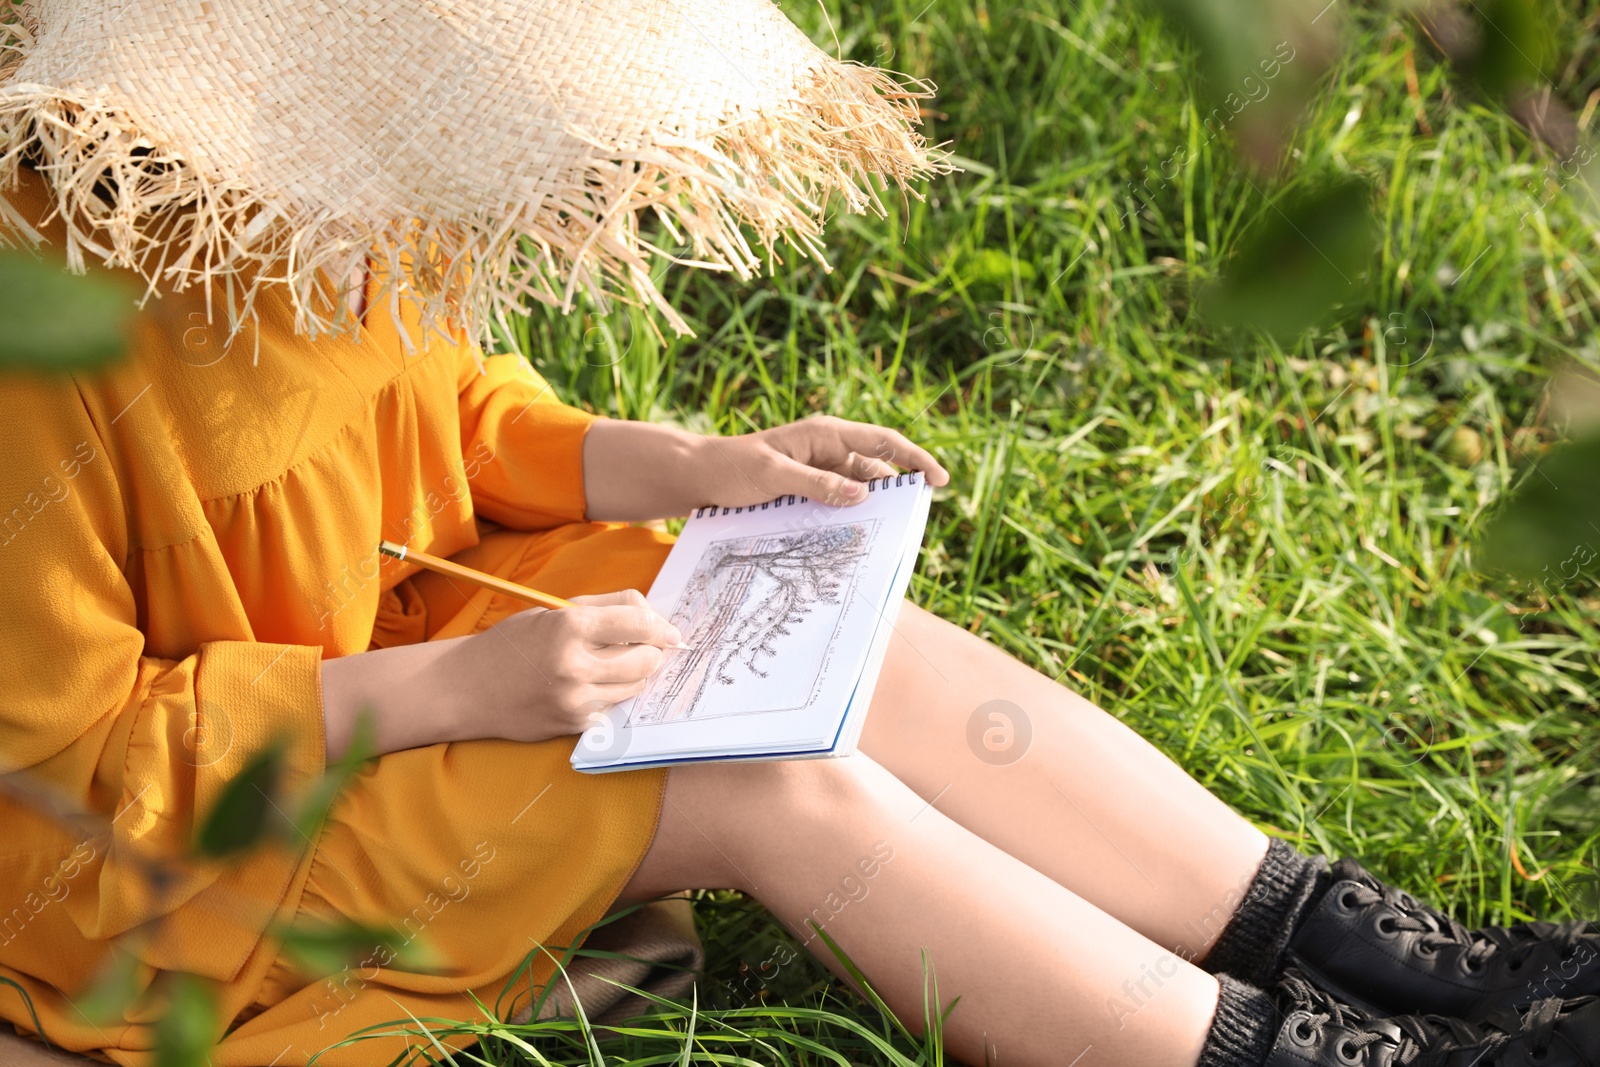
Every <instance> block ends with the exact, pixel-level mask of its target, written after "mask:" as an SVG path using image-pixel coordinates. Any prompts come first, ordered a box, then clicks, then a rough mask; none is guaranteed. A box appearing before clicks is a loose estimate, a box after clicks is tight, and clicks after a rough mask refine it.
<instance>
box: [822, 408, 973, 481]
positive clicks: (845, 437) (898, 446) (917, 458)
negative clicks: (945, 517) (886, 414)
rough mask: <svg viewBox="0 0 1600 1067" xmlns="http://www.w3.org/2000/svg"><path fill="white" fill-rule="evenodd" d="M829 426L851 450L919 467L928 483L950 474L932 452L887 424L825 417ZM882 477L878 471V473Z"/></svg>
mask: <svg viewBox="0 0 1600 1067" xmlns="http://www.w3.org/2000/svg"><path fill="white" fill-rule="evenodd" d="M827 418H828V421H829V423H830V425H831V428H832V429H833V430H834V431H835V432H836V433H837V434H838V435H839V439H840V440H841V441H842V442H844V444H845V446H846V447H847V448H849V449H850V450H851V451H852V452H854V453H856V454H858V455H861V456H864V457H870V458H872V459H876V460H878V461H880V462H883V463H885V464H891V463H892V464H895V465H897V466H900V467H903V468H905V469H907V470H918V471H922V472H923V473H924V474H925V475H926V476H927V478H928V484H929V485H945V484H946V483H948V482H949V481H950V474H949V472H948V471H946V470H945V469H944V467H943V466H942V465H941V464H940V463H939V461H938V460H936V459H934V458H933V453H932V452H929V451H928V450H927V449H925V448H922V447H920V446H918V445H915V444H913V443H912V442H911V439H910V438H908V437H907V436H906V435H905V434H903V433H901V432H900V431H898V430H891V429H889V428H888V427H887V426H873V425H870V424H869V423H865V422H851V421H849V420H848V419H836V418H832V417H831V416H830V417H827ZM879 477H882V475H879Z"/></svg>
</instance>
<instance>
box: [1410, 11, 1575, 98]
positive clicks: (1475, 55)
mask: <svg viewBox="0 0 1600 1067" xmlns="http://www.w3.org/2000/svg"><path fill="white" fill-rule="evenodd" d="M1458 12H1460V14H1459V15H1458V14H1457V13H1458ZM1427 22H1428V25H1429V28H1430V31H1431V32H1432V35H1433V37H1434V39H1435V40H1436V41H1437V42H1438V43H1439V44H1440V46H1441V47H1442V48H1443V49H1444V50H1445V53H1446V54H1447V55H1448V56H1449V58H1450V60H1451V62H1452V64H1453V65H1454V66H1455V67H1456V69H1457V70H1459V71H1460V72H1461V74H1462V76H1463V77H1465V78H1466V79H1467V80H1468V81H1469V82H1471V83H1473V84H1474V85H1476V86H1477V87H1478V88H1479V89H1481V90H1482V91H1483V92H1484V93H1486V94H1487V95H1488V96H1490V97H1491V98H1496V99H1503V98H1505V97H1507V96H1509V95H1512V94H1514V93H1515V92H1516V91H1518V90H1521V89H1532V88H1536V87H1539V86H1540V83H1542V82H1544V81H1546V80H1547V74H1548V71H1547V69H1546V68H1548V67H1549V66H1550V65H1551V63H1552V61H1553V60H1554V58H1555V55H1556V41H1555V36H1554V34H1553V33H1552V32H1551V27H1552V26H1554V25H1555V24H1556V19H1555V18H1554V13H1553V12H1550V11H1548V10H1547V9H1546V5H1545V4H1543V3H1541V2H1540V0H1471V2H1470V3H1469V4H1467V5H1466V7H1465V9H1459V8H1458V9H1456V10H1455V11H1449V10H1436V11H1435V12H1433V13H1431V15H1430V17H1429V18H1427Z"/></svg>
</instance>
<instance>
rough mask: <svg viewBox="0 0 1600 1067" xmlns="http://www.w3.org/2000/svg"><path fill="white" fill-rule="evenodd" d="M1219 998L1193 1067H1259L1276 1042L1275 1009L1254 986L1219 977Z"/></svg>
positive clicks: (1276, 1014)
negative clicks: (1220, 991) (1198, 1058)
mask: <svg viewBox="0 0 1600 1067" xmlns="http://www.w3.org/2000/svg"><path fill="white" fill-rule="evenodd" d="M1217 981H1218V982H1220V983H1221V984H1222V995H1221V996H1219V997H1218V998H1217V1014H1216V1017H1215V1018H1213V1019H1212V1020H1211V1032H1210V1033H1208V1034H1207V1035H1206V1043H1205V1045H1204V1046H1203V1047H1202V1048H1201V1049H1200V1062H1199V1063H1197V1064H1196V1065H1195V1067H1261V1065H1262V1064H1264V1063H1266V1062H1267V1055H1268V1054H1269V1053H1271V1052H1272V1043H1273V1042H1274V1041H1275V1040H1277V1037H1278V1026H1279V1025H1280V1020H1279V1019H1278V1009H1277V1005H1275V1004H1274V1003H1273V1002H1272V998H1271V997H1269V996H1268V995H1267V994H1265V993H1263V992H1262V991H1261V990H1259V989H1257V988H1256V987H1255V986H1251V985H1246V984H1244V983H1243V982H1240V981H1236V980H1235V979H1233V978H1230V977H1228V976H1227V975H1225V974H1223V975H1218V976H1217Z"/></svg>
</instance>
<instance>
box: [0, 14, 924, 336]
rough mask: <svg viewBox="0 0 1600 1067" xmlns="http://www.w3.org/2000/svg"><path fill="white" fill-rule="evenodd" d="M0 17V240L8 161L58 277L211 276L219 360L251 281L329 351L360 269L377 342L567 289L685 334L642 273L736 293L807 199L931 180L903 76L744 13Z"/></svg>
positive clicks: (811, 206) (154, 285)
mask: <svg viewBox="0 0 1600 1067" xmlns="http://www.w3.org/2000/svg"><path fill="white" fill-rule="evenodd" d="M17 11H18V13H17V14H16V15H14V16H12V15H6V16H0V18H4V19H6V20H8V21H6V22H4V23H0V238H3V237H5V235H6V232H7V230H8V229H9V230H11V231H20V233H21V235H22V236H24V237H27V238H28V239H30V240H32V239H36V237H35V235H33V234H32V233H31V231H30V230H29V229H28V228H27V227H26V224H25V223H23V222H22V220H21V218H20V217H19V216H18V215H17V213H16V212H15V211H13V210H11V209H10V207H9V205H7V204H6V203H5V201H4V194H5V192H6V190H9V189H10V188H12V187H13V185H14V182H15V174H14V172H15V170H16V167H17V166H18V165H19V163H20V162H21V161H22V160H24V159H25V158H29V156H30V154H31V156H32V157H36V158H37V159H38V162H36V163H35V164H34V165H35V166H37V167H38V169H39V170H40V171H41V173H43V174H44V175H45V176H46V178H47V180H48V181H49V183H50V185H51V187H52V188H53V189H54V191H55V193H56V197H57V201H58V206H59V208H60V211H61V213H62V215H63V217H64V219H65V220H66V222H67V224H68V227H69V230H70V235H71V243H70V246H69V247H68V249H67V257H68V264H69V266H70V267H71V269H73V270H76V271H80V272H81V271H83V270H84V269H85V258H84V257H85V255H86V254H93V255H95V256H96V257H98V258H99V259H100V260H101V261H102V262H104V263H105V264H106V265H107V266H113V267H129V268H132V269H134V270H137V271H138V272H139V273H140V274H141V276H142V277H143V278H144V279H145V281H146V282H147V283H148V289H147V291H146V297H145V299H148V298H149V296H150V295H151V294H152V293H158V292H160V291H163V290H164V289H166V288H168V287H170V288H171V289H174V290H178V289H183V288H186V287H187V286H189V285H191V284H207V283H209V284H212V291H215V292H217V293H219V294H223V295H224V296H225V297H226V299H224V300H221V303H223V304H224V305H225V314H226V315H227V320H228V322H229V324H230V332H229V339H230V341H231V340H232V338H233V337H234V336H235V334H237V333H238V332H239V331H240V330H241V329H242V328H243V327H244V326H245V325H246V324H247V323H248V322H249V321H250V320H251V318H252V316H253V313H254V311H253V308H254V300H255V297H256V295H257V292H258V291H259V290H260V288H261V287H262V286H264V285H271V284H282V285H286V286H288V288H289V290H290V292H291V293H292V303H293V307H294V310H295V329H296V331H297V332H299V333H303V334H306V335H307V336H311V337H315V336H317V335H319V334H320V333H323V332H325V331H335V332H336V331H338V330H341V329H347V330H349V331H351V332H352V333H353V332H354V331H355V330H356V323H355V320H354V315H353V313H352V312H351V311H350V309H349V308H348V307H347V306H346V301H345V300H344V299H343V296H344V293H345V290H343V289H342V288H341V289H340V291H339V292H338V294H337V296H336V297H333V296H330V290H329V288H328V283H327V281H319V272H325V274H326V277H327V278H331V279H340V280H343V279H348V278H349V277H350V276H351V273H352V271H353V270H354V269H355V268H356V267H358V266H359V264H360V263H361V261H362V257H363V256H364V255H366V254H368V253H369V251H370V252H371V253H372V254H375V255H376V254H386V255H387V257H388V260H389V262H388V266H389V268H390V269H389V270H388V271H386V272H385V276H386V284H385V288H384V291H383V293H382V294H380V300H382V301H383V302H385V303H387V304H388V306H389V309H390V313H391V314H392V315H393V316H394V317H395V321H396V323H397V324H398V322H399V300H400V299H401V298H402V297H403V298H406V299H409V300H412V301H413V302H415V304H416V305H417V307H418V308H419V310H420V314H421V318H422V322H423V325H424V328H425V330H444V329H448V330H456V329H460V330H465V331H467V333H468V334H469V335H471V336H476V337H478V338H480V339H487V338H488V336H489V333H488V330H489V324H490V322H491V321H495V320H498V321H500V322H501V323H502V324H504V323H505V318H504V316H505V315H506V313H508V312H510V311H513V310H525V304H526V301H527V300H529V299H532V300H538V301H542V302H545V303H550V304H554V305H557V306H559V307H562V308H563V309H567V310H570V308H571V306H572V301H573V297H574V294H575V293H576V292H577V290H579V289H580V288H581V289H584V290H586V291H588V292H589V293H590V294H592V295H593V296H594V297H595V298H596V299H597V300H599V301H600V302H601V303H602V304H603V303H604V298H605V296H606V295H607V294H611V295H614V296H617V297H620V298H622V299H625V300H630V301H636V302H643V303H645V304H649V305H653V306H654V307H655V308H657V309H658V310H659V311H660V312H661V314H662V315H663V317H664V318H665V319H666V320H667V321H668V322H669V323H670V324H671V326H672V327H673V329H675V330H676V331H677V332H679V333H688V332H689V330H688V327H687V325H686V324H685V323H684V321H683V320H682V318H681V317H680V316H679V315H678V314H677V313H676V312H675V311H674V310H673V309H672V308H671V307H670V306H669V305H668V304H667V303H666V302H665V301H664V300H663V298H662V297H661V294H660V293H659V292H658V291H657V289H656V287H655V285H654V284H653V283H652V281H651V279H650V276H649V265H650V257H651V256H652V254H655V253H661V254H667V255H669V256H671V257H672V258H674V259H675V260H676V261H677V262H681V263H689V264H692V265H695V266H700V267H709V268H716V269H724V270H731V271H732V272H734V273H735V274H736V275H737V276H739V277H740V278H748V277H750V276H752V274H753V273H754V272H755V271H757V270H759V269H760V267H761V264H762V260H763V256H770V255H776V245H777V243H778V242H779V241H780V240H783V241H786V242H787V243H788V244H790V245H791V246H793V247H795V248H797V249H798V250H799V251H800V252H801V253H802V254H806V255H812V256H816V257H817V258H818V259H819V260H821V259H822V255H821V248H820V245H819V241H818V238H819V234H820V233H821V228H822V223H823V216H824V213H825V202H826V200H827V197H828V194H829V193H830V192H835V191H836V192H839V193H842V194H843V200H844V203H845V206H846V207H847V208H848V209H849V210H852V211H874V212H877V213H879V214H881V213H883V211H884V207H883V204H882V201H881V200H880V198H879V194H878V192H877V189H876V187H875V185H874V183H873V181H872V177H871V176H878V177H880V178H882V179H887V180H890V181H893V182H894V183H897V184H898V185H899V186H900V187H901V188H902V189H905V188H906V187H907V183H908V182H911V181H913V180H915V179H917V178H919V177H922V176H924V175H927V174H930V173H934V172H937V171H940V170H945V169H948V164H947V163H945V162H944V159H943V158H942V156H941V154H940V153H938V152H937V151H935V150H931V149H929V148H928V146H927V145H926V143H925V141H924V139H923V138H922V137H921V136H920V135H919V134H918V132H917V129H916V127H917V125H918V122H919V119H918V114H919V103H918V102H919V100H922V99H925V98H926V97H927V96H929V95H930V87H929V86H927V85H926V83H923V82H918V81H915V80H912V79H906V78H903V77H901V76H897V75H891V74H890V73H888V72H885V71H881V70H878V69H875V68H871V67H865V66H861V65H859V64H853V63H844V62H840V61H838V60H835V59H833V58H832V57H830V56H829V55H827V54H826V53H825V52H823V51H822V50H820V49H818V48H817V47H816V46H815V45H813V44H812V43H811V42H810V41H809V40H808V39H807V38H806V37H805V36H804V35H803V34H802V33H801V32H800V31H799V30H798V29H797V28H796V27H795V26H794V25H793V24H792V23H790V22H789V20H788V19H787V18H786V17H784V15H783V14H782V12H781V11H779V10H778V9H777V8H776V7H774V6H773V5H772V3H771V2H770V0H553V2H542V0H30V2H29V3H27V4H25V5H23V6H22V7H20V8H18V9H17ZM641 209H648V210H649V211H651V212H653V213H654V214H655V215H656V216H657V217H658V218H659V219H660V221H661V223H662V225H661V226H659V227H657V228H655V230H652V231H650V232H652V233H654V232H657V231H659V233H660V236H659V237H657V238H656V239H655V241H654V243H652V242H651V241H647V240H646V239H645V238H644V237H643V236H642V235H641V233H640V229H639V219H638V216H640V215H643V214H645V213H646V212H645V211H642V210H641ZM741 227H743V228H741ZM750 235H753V237H754V240H753V241H752V240H749V239H748V237H749V236H750ZM402 256H404V257H405V259H406V260H407V261H408V262H407V263H403V262H402ZM823 262H824V264H825V262H826V261H825V260H823ZM406 265H408V266H409V268H410V269H409V270H404V269H401V268H402V267H403V266H406ZM339 284H341V285H342V284H343V282H342V281H341V282H340V283H339ZM213 314H214V315H215V314H217V312H216V311H215V310H214V311H213ZM401 335H402V336H403V337H406V336H407V334H406V331H404V330H402V331H401Z"/></svg>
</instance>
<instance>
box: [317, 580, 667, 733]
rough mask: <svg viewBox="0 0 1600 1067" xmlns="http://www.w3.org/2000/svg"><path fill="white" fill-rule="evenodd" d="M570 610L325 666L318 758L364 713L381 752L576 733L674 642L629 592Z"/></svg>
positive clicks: (591, 599) (583, 599)
mask: <svg viewBox="0 0 1600 1067" xmlns="http://www.w3.org/2000/svg"><path fill="white" fill-rule="evenodd" d="M573 602H574V604H576V605H577V606H576V607H570V608H562V609H560V610H559V611H546V610H544V609H542V608H532V609H529V610H527V611H521V612H518V613H517V614H515V615H512V616H511V617H510V618H507V619H505V620H504V621H502V622H500V623H498V624H496V625H494V626H491V627H490V628H488V629H487V630H484V631H482V632H481V633H476V634H471V635H469V636H466V637H455V638H448V639H446V640H442V641H424V642H421V643H419V644H415V645H401V646H397V647H394V648H385V649H379V650H376V651H371V652H358V653H355V654H353V655H348V656H340V657H338V658H336V659H327V660H324V661H323V663H322V706H323V718H324V722H325V725H326V731H325V733H326V744H327V758H328V759H329V760H330V761H332V760H336V759H338V758H339V757H340V756H342V755H343V754H344V752H345V749H346V748H347V747H348V746H349V743H350V739H351V737H352V735H353V734H354V730H355V722H356V719H357V718H358V716H359V714H360V712H361V709H363V708H365V707H371V708H373V710H374V711H375V712H376V716H375V718H376V723H375V725H376V726H377V751H378V753H379V754H382V753H385V752H394V751H398V750H399V749H404V748H416V747H419V746H422V745H432V744H437V743H439V742H441V741H471V740H476V739H479V738H504V739H506V740H510V741H545V740H548V739H550V738H552V737H562V736H564V735H569V734H576V733H581V732H582V731H583V730H585V729H587V728H588V727H589V725H590V724H591V723H592V722H593V721H594V718H595V716H596V715H597V714H598V713H600V712H603V711H605V710H606V709H607V708H609V707H611V706H612V705H613V704H616V703H618V702H619V701H623V700H626V699H628V698H629V697H631V696H635V695H637V694H638V693H639V692H640V691H642V690H643V689H644V686H645V682H646V681H647V680H648V679H649V677H650V675H652V674H654V673H655V671H656V669H657V668H658V667H660V666H661V663H662V660H663V659H665V657H666V656H668V655H670V653H669V652H667V651H665V649H667V648H670V647H672V646H675V645H681V644H682V643H683V637H682V635H680V634H679V633H678V630H677V628H676V627H675V626H673V625H672V623H670V622H669V621H667V619H666V618H664V617H663V616H661V615H660V614H658V613H657V612H656V611H655V610H654V609H653V608H651V607H650V606H649V604H648V603H647V602H646V601H645V598H644V596H643V595H642V594H640V593H639V592H638V591H636V590H632V589H627V590H623V591H622V592H619V593H605V594H602V595H599V596H580V597H575V598H574V600H573Z"/></svg>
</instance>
